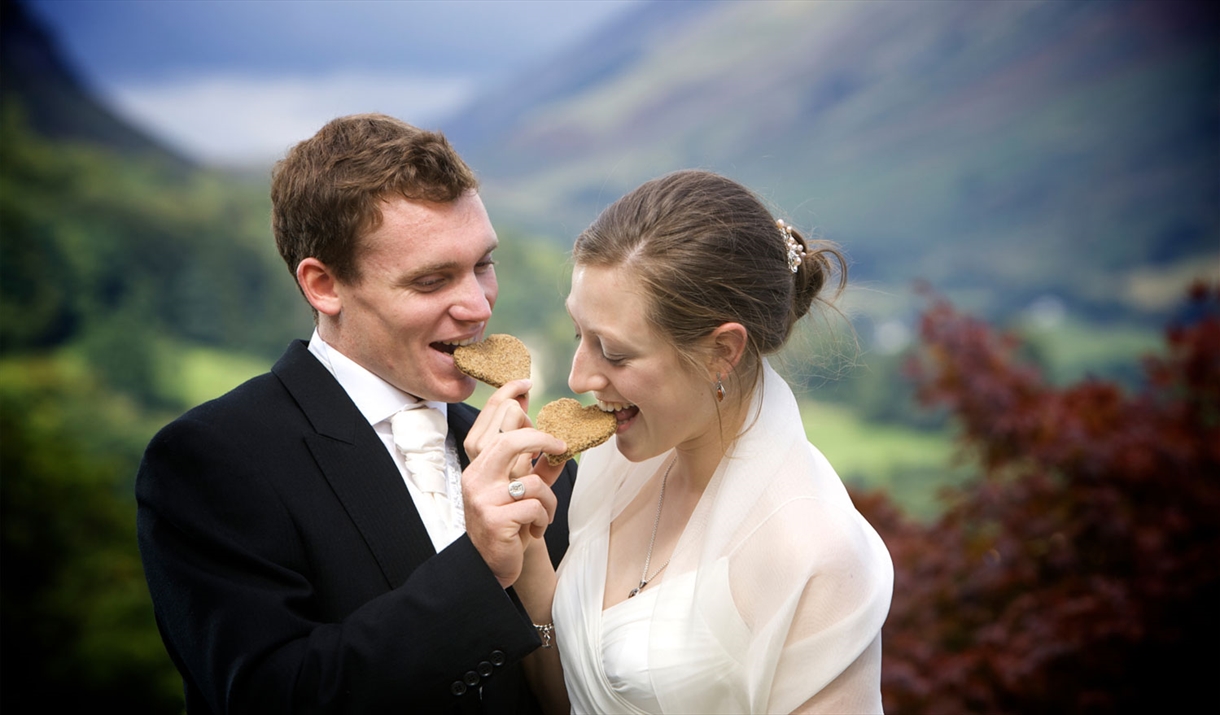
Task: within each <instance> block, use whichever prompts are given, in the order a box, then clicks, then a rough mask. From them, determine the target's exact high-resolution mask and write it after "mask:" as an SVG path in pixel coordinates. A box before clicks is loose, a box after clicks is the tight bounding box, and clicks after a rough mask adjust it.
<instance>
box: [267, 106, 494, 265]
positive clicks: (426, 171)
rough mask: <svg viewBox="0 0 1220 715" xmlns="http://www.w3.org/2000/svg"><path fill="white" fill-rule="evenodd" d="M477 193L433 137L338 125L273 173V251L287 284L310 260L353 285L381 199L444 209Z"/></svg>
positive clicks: (373, 122)
mask: <svg viewBox="0 0 1220 715" xmlns="http://www.w3.org/2000/svg"><path fill="white" fill-rule="evenodd" d="M478 185H479V183H478V180H477V179H476V178H475V176H474V172H472V171H471V170H470V167H468V166H466V162H464V161H462V158H461V157H460V156H458V154H457V152H456V151H454V149H453V147H452V146H450V144H449V141H448V140H447V139H445V137H444V135H443V134H441V133H439V132H431V131H427V130H424V129H419V128H417V127H413V126H411V125H410V124H407V123H406V122H403V121H401V120H398V119H395V118H394V117H390V116H386V115H384V114H355V115H351V116H346V117H339V118H338V119H334V120H332V121H330V122H329V123H327V124H326V126H324V127H322V128H321V129H320V130H318V133H317V134H315V135H313V136H312V137H310V138H309V139H306V140H305V141H303V142H300V143H299V144H297V145H296V146H294V147H293V148H292V149H291V150H289V152H288V155H287V156H285V157H284V159H282V160H281V161H279V162H278V163H277V164H276V165H275V169H274V170H273V171H272V175H271V227H272V231H273V232H274V234H275V244H276V247H278V248H279V251H280V255H281V256H283V258H284V262H285V263H287V264H288V270H289V271H290V272H291V273H292V274H293V276H294V278H295V276H296V270H297V266H298V265H299V264H300V262H301V261H302V260H304V259H305V258H309V257H313V258H316V259H318V260H319V261H321V262H322V263H324V264H326V266H327V267H328V268H329V269H330V270H331V271H332V273H333V274H334V276H335V277H336V278H338V279H339V280H341V281H344V282H347V283H356V282H359V280H360V273H359V269H358V268H357V262H356V258H357V253H358V251H359V239H360V236H362V235H364V234H366V233H367V232H369V231H373V230H376V228H377V227H378V225H380V223H381V218H382V217H381V210H380V208H379V206H378V204H379V203H380V202H381V201H382V200H383V199H386V198H390V197H392V196H393V195H395V194H397V195H400V196H402V197H403V198H406V199H411V200H416V201H419V200H423V201H435V202H438V203H445V202H450V201H456V200H457V199H458V198H460V197H461V196H462V195H463V194H464V193H466V192H467V191H472V190H477V189H478Z"/></svg>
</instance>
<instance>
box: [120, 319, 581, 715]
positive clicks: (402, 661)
mask: <svg viewBox="0 0 1220 715" xmlns="http://www.w3.org/2000/svg"><path fill="white" fill-rule="evenodd" d="M476 414H477V411H476V410H474V409H473V408H471V407H469V406H467V405H464V404H455V405H450V407H449V424H450V429H451V430H453V432H454V434H455V436H456V437H457V442H458V445H459V454H460V456H461V460H462V466H463V467H465V466H466V462H467V459H466V455H465V453H464V451H463V450H462V449H461V444H462V441H463V439H464V437H465V435H466V433H467V432H468V431H469V429H470V426H471V424H472V423H473V422H474V418H475V415H476ZM574 480H575V469H574V466H573V465H572V464H571V463H569V466H568V468H567V469H566V470H565V471H564V473H563V474H562V475H561V476H560V478H559V481H558V482H556V485H555V493H556V495H557V496H558V498H559V510H558V512H557V514H556V517H555V521H554V523H553V524H552V525H551V526H550V527H549V528H548V530H547V534H546V539H547V542H548V547H549V548H550V553H551V556H552V558H553V559H554V560H555V562H556V563H558V560H559V559H560V558H561V557H562V555H563V552H564V550H565V549H566V548H567V505H568V500H569V498H570V496H571V488H572V484H573V482H574ZM136 497H137V503H138V517H137V521H138V531H139V542H140V553H141V556H142V558H143V562H144V569H145V574H146V576H147V579H148V586H149V590H150V591H151V593H152V598H153V605H154V607H155V611H156V616H157V623H158V627H159V628H160V629H161V635H162V638H163V640H164V641H165V645H166V648H167V650H168V651H169V654H170V657H171V658H172V659H173V660H174V663H175V664H176V665H177V667H178V669H179V671H180V672H181V673H182V677H183V682H184V688H185V692H186V705H187V710H188V712H190V713H192V714H196V713H209V712H210V713H229V712H254V713H288V712H291V713H310V712H345V713H355V712H391V711H394V712H532V711H534V710H536V708H537V706H536V703H535V701H534V699H533V696H532V695H531V693H530V692H529V690H528V687H527V686H526V684H525V682H524V680H523V676H522V672H521V666H520V662H519V661H520V659H521V658H522V657H524V656H525V655H527V654H528V653H530V652H531V651H533V650H534V649H535V648H536V647H538V646H539V644H540V643H539V640H538V636H537V633H536V632H535V630H534V628H533V627H532V625H531V624H530V620H529V618H528V616H527V615H526V614H525V612H524V610H523V609H522V608H521V606H520V603H519V602H518V601H517V600H516V597H515V595H514V594H513V593H512V590H511V589H509V590H508V591H505V590H504V589H502V588H501V587H500V586H499V583H498V582H497V581H496V579H495V577H494V576H493V575H492V573H491V571H490V569H489V568H488V567H487V565H486V564H485V563H484V562H483V560H482V558H481V557H480V556H479V554H478V552H477V551H476V550H475V548H474V546H473V545H472V544H471V542H470V539H469V538H468V537H466V536H465V535H463V536H462V537H461V538H459V539H458V540H457V541H455V542H454V543H453V544H451V545H450V546H449V547H447V548H445V549H444V550H443V551H441V552H440V553H439V554H438V553H436V552H435V550H434V549H433V546H432V542H431V540H430V539H429V537H428V534H427V531H426V529H425V528H424V525H423V522H422V521H421V520H420V518H419V515H418V513H417V512H416V510H415V505H414V503H413V502H412V500H411V497H410V494H409V493H408V492H407V489H406V486H405V485H404V484H403V482H402V478H401V476H400V473H399V471H398V468H397V466H396V465H395V464H394V463H393V460H392V459H391V457H390V455H389V454H388V453H387V452H386V449H385V447H384V445H383V443H382V442H381V440H380V439H379V438H378V436H377V434H376V433H375V432H374V431H373V428H372V427H371V426H370V425H369V424H368V422H367V421H365V419H364V418H363V416H362V415H361V414H360V412H359V411H358V410H357V409H356V406H355V404H354V403H353V402H352V401H351V399H350V398H349V397H348V396H347V393H346V392H344V391H343V389H342V387H340V385H339V384H338V382H337V381H336V380H335V379H334V377H333V376H332V375H331V374H330V373H329V372H328V371H327V370H326V369H325V368H324V367H322V365H321V364H320V363H319V362H318V361H317V360H316V359H315V358H314V357H313V355H312V354H311V353H309V351H308V348H307V347H306V345H305V343H304V342H301V341H297V342H294V343H293V344H292V345H290V346H289V348H288V350H287V352H286V353H285V354H284V356H283V357H282V358H281V359H280V361H279V362H278V363H276V365H275V367H274V368H272V371H271V373H269V374H266V375H262V376H260V377H257V378H254V379H253V380H251V381H249V382H247V383H245V384H244V385H242V386H240V387H238V388H236V389H235V390H233V391H232V392H230V393H229V394H227V395H225V396H224V397H221V398H219V399H217V400H214V401H212V402H209V403H206V404H204V405H201V406H199V407H197V408H195V409H193V410H191V411H190V412H188V413H186V414H185V415H183V416H182V417H180V418H179V419H177V420H175V421H174V422H172V423H171V424H169V425H168V426H166V427H165V428H164V429H163V430H161V432H160V433H158V434H157V436H156V437H155V438H154V439H153V440H152V442H151V443H150V444H149V446H148V450H147V451H146V453H145V456H144V460H143V462H142V463H141V465H140V471H139V474H138V476H137V478H136Z"/></svg>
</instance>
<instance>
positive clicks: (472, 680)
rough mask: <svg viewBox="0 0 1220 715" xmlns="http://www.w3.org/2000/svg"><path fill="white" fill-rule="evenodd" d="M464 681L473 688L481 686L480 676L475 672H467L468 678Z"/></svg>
mask: <svg viewBox="0 0 1220 715" xmlns="http://www.w3.org/2000/svg"><path fill="white" fill-rule="evenodd" d="M463 680H465V681H466V684H467V685H469V686H470V687H472V688H473V687H474V686H476V685H478V684H479V674H478V673H476V672H474V671H473V670H468V671H466V677H465V678H463Z"/></svg>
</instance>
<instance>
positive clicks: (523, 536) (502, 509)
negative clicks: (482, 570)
mask: <svg viewBox="0 0 1220 715" xmlns="http://www.w3.org/2000/svg"><path fill="white" fill-rule="evenodd" d="M528 390H529V383H528V381H515V382H511V383H509V384H507V385H505V386H504V387H502V388H500V389H499V390H497V391H496V393H495V394H494V395H493V396H492V398H491V399H490V400H488V403H487V407H486V408H484V410H483V411H482V412H481V413H480V415H479V418H478V419H477V420H476V421H475V424H474V425H473V426H472V427H471V430H470V433H469V434H468V435H467V437H466V441H465V447H466V453H467V455H468V456H469V457H470V458H471V462H470V465H469V466H468V467H467V468H466V471H464V472H463V473H462V500H463V502H464V504H465V512H466V533H467V534H468V535H469V536H470V541H471V543H473V544H474V547H475V549H477V550H478V552H479V554H480V555H482V557H483V560H484V561H486V562H487V565H488V567H490V568H491V571H492V573H493V574H495V576H496V579H497V580H498V581H499V582H500V585H501V586H503V587H505V588H508V587H509V586H511V585H512V584H513V583H514V582H516V580H517V578H518V577H519V576H520V575H521V568H522V560H523V558H524V554H525V547H526V546H527V545H528V544H529V541H530V539H531V538H540V537H541V536H542V534H543V533H544V532H545V531H546V527H547V525H548V524H550V523H551V519H553V518H554V516H555V508H556V506H557V500H556V498H555V494H554V492H552V491H551V488H550V485H551V484H553V483H554V481H555V479H556V477H557V476H558V475H559V471H560V468H553V467H550V465H549V464H547V461H546V460H545V459H540V460H538V467H537V468H536V470H535V467H534V464H533V460H534V458H535V457H537V455H539V454H541V453H542V452H550V453H553V454H560V453H562V452H563V450H564V449H565V448H566V446H565V445H564V443H563V440H561V439H559V438H557V437H553V436H551V435H549V434H546V433H545V432H539V431H538V430H536V429H533V428H532V427H530V422H529V417H528V416H527V415H526V414H525V411H524V410H523V409H522V407H521V398H522V396H523V395H524V393H525V392H526V391H528ZM556 450H558V451H556ZM535 471H537V473H535ZM513 481H519V482H521V484H522V486H524V487H525V492H524V494H522V495H520V496H519V497H517V498H514V497H513V496H512V495H511V494H510V493H509V484H510V483H512V482H513Z"/></svg>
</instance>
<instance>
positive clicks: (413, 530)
mask: <svg viewBox="0 0 1220 715" xmlns="http://www.w3.org/2000/svg"><path fill="white" fill-rule="evenodd" d="M271 371H272V372H273V373H274V374H275V375H276V376H277V377H279V379H280V381H281V382H282V383H283V384H284V386H285V387H286V388H287V389H288V391H289V392H290V393H291V394H292V396H293V399H295V400H296V402H297V405H298V406H299V407H300V408H301V411H302V412H303V413H304V414H305V416H306V418H308V419H309V422H310V424H311V425H312V426H313V428H314V430H315V432H314V433H312V434H309V433H307V434H306V435H305V436H304V439H305V444H306V446H307V447H308V448H309V451H310V453H311V454H312V455H313V457H314V460H315V461H316V462H317V464H318V468H319V469H320V470H321V471H322V474H323V475H325V477H326V480H327V481H328V482H329V484H330V487H331V489H332V490H334V493H335V496H336V497H338V499H339V501H340V502H341V503H342V504H343V508H344V509H345V510H346V511H347V513H348V516H350V517H351V519H352V521H353V522H354V523H355V525H356V528H357V529H359V531H360V533H361V535H362V536H363V537H364V541H365V543H366V544H368V547H369V550H370V551H372V552H373V555H374V557H375V558H376V559H377V563H378V564H379V565H380V566H381V570H382V573H383V574H384V575H385V577H386V581H387V582H388V584H389V587H390V588H397V587H398V586H400V585H402V583H403V582H405V581H406V580H407V577H408V576H410V575H411V572H412V571H414V570H415V568H416V567H418V566H419V565H420V564H422V563H423V562H424V561H426V560H428V559H429V558H431V557H432V556H434V555H435V554H436V550H435V549H434V548H433V547H432V540H431V539H430V538H429V536H428V530H427V529H426V528H425V527H424V523H423V521H422V520H421V519H420V518H419V512H417V511H416V509H415V503H414V502H413V501H412V500H411V495H410V493H409V492H408V491H407V488H406V486H405V485H404V484H403V483H402V476H401V474H400V473H399V471H398V467H397V466H396V465H395V464H394V462H393V461H392V460H391V458H390V455H389V454H388V453H387V452H386V449H385V445H384V444H383V443H382V441H381V439H380V438H379V437H378V436H377V433H376V432H375V431H373V428H372V427H371V426H370V425H369V423H368V422H367V421H366V420H365V419H364V416H363V415H362V414H360V411H359V410H357V409H356V405H355V404H354V403H353V402H352V400H351V398H350V397H348V396H347V393H346V392H344V390H343V388H342V387H341V386H340V385H339V383H338V382H337V381H336V380H335V378H334V376H333V375H331V374H330V372H328V371H327V370H326V368H324V367H323V366H322V364H321V363H319V362H318V361H317V359H316V358H315V357H314V356H313V355H312V354H311V353H310V352H309V349H308V348H307V347H306V344H305V343H304V342H303V341H299V340H298V341H295V342H293V343H292V345H290V346H289V348H288V351H287V352H286V353H284V356H283V357H282V358H280V361H279V362H278V363H276V365H275V367H273V368H272V370H271ZM467 430H469V427H467ZM462 434H463V435H464V434H465V432H463V433H462ZM459 445H460V442H459ZM458 453H459V454H460V455H461V456H462V458H463V459H464V458H465V454H464V452H463V451H462V450H461V449H459V450H458ZM463 466H464V465H463Z"/></svg>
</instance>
